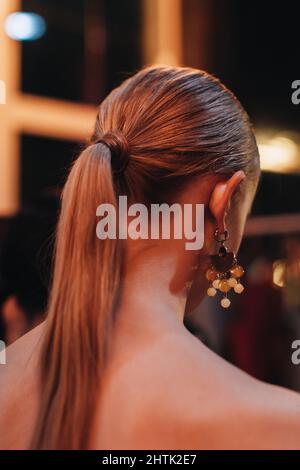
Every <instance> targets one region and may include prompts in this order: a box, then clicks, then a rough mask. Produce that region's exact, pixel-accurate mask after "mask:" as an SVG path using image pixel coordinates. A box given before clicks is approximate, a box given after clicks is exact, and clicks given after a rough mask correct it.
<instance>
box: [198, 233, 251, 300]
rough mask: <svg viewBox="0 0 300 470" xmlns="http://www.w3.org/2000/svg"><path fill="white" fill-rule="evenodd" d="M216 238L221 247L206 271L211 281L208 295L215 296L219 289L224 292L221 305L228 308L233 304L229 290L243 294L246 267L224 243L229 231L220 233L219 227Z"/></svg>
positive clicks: (212, 256) (212, 257) (207, 277)
mask: <svg viewBox="0 0 300 470" xmlns="http://www.w3.org/2000/svg"><path fill="white" fill-rule="evenodd" d="M215 239H216V241H217V242H218V243H220V247H219V251H218V253H217V254H216V255H211V266H210V267H209V268H208V269H207V271H206V273H205V276H206V279H207V280H208V281H209V282H210V286H209V288H208V289H207V295H208V296H209V297H214V296H215V295H216V293H217V291H218V290H219V291H220V292H222V294H223V297H222V299H221V302H220V303H221V306H222V307H223V308H228V307H229V306H230V304H231V302H230V300H229V298H228V292H229V291H230V290H231V289H233V290H234V292H235V293H236V294H241V293H242V292H243V290H244V286H243V285H242V284H241V282H240V278H241V277H242V276H243V274H244V269H243V268H242V266H240V265H239V264H238V262H237V259H236V256H235V254H234V253H233V252H229V251H228V250H227V248H226V246H225V245H224V243H225V241H226V240H227V239H228V231H227V230H225V232H224V233H219V230H218V229H217V230H216V231H215Z"/></svg>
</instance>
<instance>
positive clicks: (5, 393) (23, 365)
mask: <svg viewBox="0 0 300 470" xmlns="http://www.w3.org/2000/svg"><path fill="white" fill-rule="evenodd" d="M43 331H44V324H42V325H39V326H38V327H36V328H34V329H33V330H31V331H30V332H29V333H27V334H26V335H24V336H23V337H22V338H20V339H19V340H17V341H16V342H15V343H13V344H12V345H11V346H9V347H8V348H7V350H6V364H5V365H1V366H0V367H1V369H0V410H1V413H0V428H1V429H6V432H5V433H1V436H0V449H9V448H14V449H16V448H24V447H26V445H27V444H28V438H27V434H28V435H29V434H30V432H29V429H31V425H32V420H33V416H34V414H35V412H36V405H37V398H38V392H37V375H38V374H37V363H38V350H39V345H40V341H41V338H42V335H43Z"/></svg>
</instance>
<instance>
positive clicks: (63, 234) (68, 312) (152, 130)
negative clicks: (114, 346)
mask: <svg viewBox="0 0 300 470" xmlns="http://www.w3.org/2000/svg"><path fill="white" fill-rule="evenodd" d="M257 168H258V152H257V146H256V142H255V138H254V135H253V132H252V129H251V125H250V123H249V119H248V117H247V114H246V113H245V111H244V110H243V108H242V107H241V105H240V103H239V102H238V100H237V99H236V98H235V97H234V95H233V94H232V93H231V92H230V91H229V90H227V89H226V88H225V87H224V86H223V85H222V84H221V83H220V82H219V81H218V80H217V79H215V78H213V77H212V76H211V75H209V74H207V73H205V72H202V71H199V70H195V69H189V68H179V67H178V68H177V67H149V68H145V69H143V70H141V71H140V72H138V73H137V74H136V75H134V76H133V77H131V78H129V79H128V80H126V81H125V82H124V83H123V84H121V85H120V86H119V87H118V88H116V89H114V90H113V91H112V92H111V93H110V95H109V96H108V97H107V98H106V99H105V100H104V101H103V102H102V104H101V105H100V107H99V111H98V115H97V120H96V125H95V130H94V134H93V136H92V139H91V142H90V144H89V145H88V147H87V148H86V149H85V150H84V151H83V152H82V153H81V154H80V156H79V157H78V159H77V160H76V161H75V163H74V165H73V167H72V170H71V172H70V175H69V177H68V180H67V183H66V185H65V188H64V192H63V198H62V209H61V215H60V221H59V226H58V235H57V246H56V258H55V268H54V275H53V285H52V290H51V296H50V303H49V308H48V320H47V326H46V337H45V339H44V344H43V348H42V353H41V397H42V399H41V406H40V413H39V418H38V422H37V425H36V430H35V435H34V438H33V442H32V447H34V448H52V449H53V448H70V449H78V448H85V447H86V446H87V443H88V435H89V429H90V426H91V421H92V415H93V408H94V406H95V401H96V397H97V394H99V393H100V390H101V374H102V373H103V370H104V368H105V366H106V364H107V361H108V359H109V347H110V336H111V331H112V328H113V323H114V315H115V312H116V307H117V303H118V300H119V297H120V292H121V287H122V282H121V278H122V245H121V241H120V240H118V239H106V240H99V239H98V238H97V237H96V209H97V207H98V206H99V204H101V203H110V204H113V205H114V206H117V197H118V195H120V194H125V195H127V196H128V198H129V200H130V201H132V202H134V201H136V202H143V203H146V204H149V203H150V202H153V201H160V202H167V201H168V200H171V199H173V198H174V196H175V195H176V193H177V192H178V191H180V190H181V189H182V188H184V186H185V185H186V184H187V183H188V182H190V181H191V179H192V178H194V177H198V176H199V175H205V174H209V173H212V174H220V175H222V174H224V175H230V174H233V173H234V172H236V171H237V170H243V171H244V173H245V174H246V176H248V179H249V180H250V179H251V178H252V177H253V178H254V175H255V174H256V173H257Z"/></svg>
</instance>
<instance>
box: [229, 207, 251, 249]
mask: <svg viewBox="0 0 300 470" xmlns="http://www.w3.org/2000/svg"><path fill="white" fill-rule="evenodd" d="M248 211H249V204H248V203H245V202H244V203H243V204H239V205H238V204H237V206H236V210H235V211H234V212H233V213H232V214H231V217H230V218H229V220H228V223H227V227H228V231H229V238H228V243H227V246H228V248H229V249H230V250H231V251H233V252H234V253H237V252H238V250H239V248H240V245H241V242H242V239H243V235H244V230H245V225H246V220H247V214H248Z"/></svg>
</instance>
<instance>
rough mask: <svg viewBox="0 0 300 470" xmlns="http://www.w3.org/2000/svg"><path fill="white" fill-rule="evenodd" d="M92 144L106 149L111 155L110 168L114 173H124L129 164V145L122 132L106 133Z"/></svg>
mask: <svg viewBox="0 0 300 470" xmlns="http://www.w3.org/2000/svg"><path fill="white" fill-rule="evenodd" d="M93 143H94V144H103V145H106V147H108V149H109V151H110V154H111V166H112V169H113V171H114V172H115V173H117V174H120V173H123V172H124V171H125V169H126V167H127V165H128V162H129V144H128V140H127V139H126V137H125V136H124V134H123V133H122V132H120V131H111V132H107V133H106V134H103V136H102V137H100V138H99V139H97V140H96V141H95V142H93Z"/></svg>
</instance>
